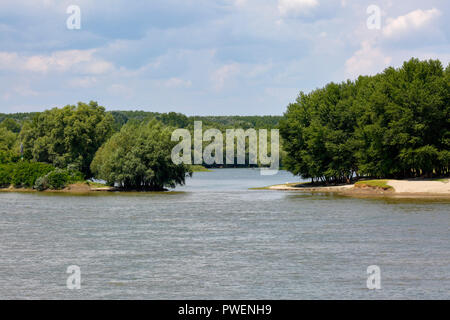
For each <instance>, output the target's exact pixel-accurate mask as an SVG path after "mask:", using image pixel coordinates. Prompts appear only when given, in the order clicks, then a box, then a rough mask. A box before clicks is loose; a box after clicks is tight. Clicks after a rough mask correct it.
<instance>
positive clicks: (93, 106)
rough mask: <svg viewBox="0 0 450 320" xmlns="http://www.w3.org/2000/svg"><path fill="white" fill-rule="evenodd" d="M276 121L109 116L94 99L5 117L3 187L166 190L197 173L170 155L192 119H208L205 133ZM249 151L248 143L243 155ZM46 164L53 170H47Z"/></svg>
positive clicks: (0, 157)
mask: <svg viewBox="0 0 450 320" xmlns="http://www.w3.org/2000/svg"><path fill="white" fill-rule="evenodd" d="M278 120H279V117H271V116H268V117H238V116H236V117H217V118H216V117H187V116H185V115H183V114H179V113H174V112H171V113H152V112H143V111H112V112H106V111H105V108H104V107H101V106H99V105H98V104H97V103H96V102H90V103H89V104H85V103H78V105H76V106H75V105H67V106H65V107H63V108H53V109H51V110H46V111H44V112H40V113H34V114H33V115H32V116H30V117H27V116H26V114H13V115H6V116H5V117H4V120H3V121H2V122H1V123H0V134H1V135H0V173H1V175H0V184H1V185H0V186H1V187H5V186H9V185H14V186H16V187H27V188H29V187H34V188H35V189H38V190H45V189H47V188H49V189H55V188H57V189H60V188H63V187H64V186H65V185H67V184H69V183H72V182H74V181H80V180H83V179H90V178H94V177H95V178H97V179H102V180H105V181H106V182H107V184H108V185H111V186H118V187H121V188H124V189H135V190H164V189H165V188H167V187H174V186H175V185H177V184H184V182H185V177H186V176H189V175H190V174H191V171H192V170H191V167H190V166H186V165H174V164H173V163H172V160H171V151H172V149H173V147H174V146H175V145H176V144H177V142H173V141H171V133H172V132H173V131H174V130H175V129H177V128H186V129H188V130H190V131H191V132H192V133H193V131H194V121H203V131H205V130H207V129H209V128H215V129H219V130H221V131H222V132H223V134H224V136H225V130H226V129H229V128H240V127H244V128H248V127H258V126H267V127H273V126H275V125H276V124H277V122H278ZM266 124H267V125H266ZM193 136H194V135H193V134H192V137H193ZM204 144H205V146H206V145H207V144H209V142H206V141H205V142H204ZM224 148H225V146H224ZM236 148H237V146H236ZM248 149H249V148H248V145H246V146H245V150H246V151H245V152H246V154H248V153H249V151H248ZM192 152H193V151H192ZM223 154H224V155H225V150H224V152H223ZM236 157H237V153H236ZM246 158H247V163H246V164H240V166H244V167H245V166H249V164H248V158H249V157H248V156H247V157H246ZM48 165H50V166H51V168H53V169H55V170H51V171H48V170H47V169H48V168H49V167H48ZM220 166H225V164H224V165H220ZM42 168H45V169H46V170H44V171H45V172H44V171H42ZM26 176H28V178H26V179H25V177H26Z"/></svg>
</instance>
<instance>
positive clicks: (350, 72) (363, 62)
mask: <svg viewBox="0 0 450 320" xmlns="http://www.w3.org/2000/svg"><path fill="white" fill-rule="evenodd" d="M391 61H392V58H391V57H390V56H387V55H385V54H384V53H383V52H382V51H381V49H380V48H374V47H373V46H372V44H371V43H370V42H369V41H364V42H362V43H361V49H359V50H358V51H356V52H355V53H354V55H353V56H352V57H351V58H350V59H348V60H347V61H346V62H345V71H346V74H347V76H350V77H352V78H356V77H357V76H359V75H370V74H375V73H378V72H381V71H383V69H384V68H386V67H387V66H389V64H390V63H391Z"/></svg>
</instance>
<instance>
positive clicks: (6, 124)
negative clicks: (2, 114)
mask: <svg viewBox="0 0 450 320" xmlns="http://www.w3.org/2000/svg"><path fill="white" fill-rule="evenodd" d="M0 128H5V129H6V130H9V131H11V132H14V133H19V132H20V124H19V123H18V122H17V121H15V120H14V119H11V118H6V119H5V120H3V121H2V122H1V123H0Z"/></svg>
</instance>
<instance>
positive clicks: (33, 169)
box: [10, 162, 55, 188]
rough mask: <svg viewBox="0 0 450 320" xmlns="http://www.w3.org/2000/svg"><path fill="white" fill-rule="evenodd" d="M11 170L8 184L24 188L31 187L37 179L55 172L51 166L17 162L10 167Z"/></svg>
mask: <svg viewBox="0 0 450 320" xmlns="http://www.w3.org/2000/svg"><path fill="white" fill-rule="evenodd" d="M11 169H12V170H10V172H11V181H10V184H12V185H14V186H15V187H26V188H31V187H33V186H34V184H35V183H36V180H37V178H39V177H42V176H45V175H46V174H47V173H49V172H51V171H53V170H55V168H54V167H53V166H52V165H51V164H46V163H40V162H18V163H15V164H13V165H11Z"/></svg>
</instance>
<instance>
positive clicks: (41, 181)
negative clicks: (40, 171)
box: [33, 177, 48, 191]
mask: <svg viewBox="0 0 450 320" xmlns="http://www.w3.org/2000/svg"><path fill="white" fill-rule="evenodd" d="M33 188H34V189H36V190H38V191H44V190H47V189H48V181H47V178H46V177H39V178H37V179H36V182H35V183H34V187H33Z"/></svg>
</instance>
